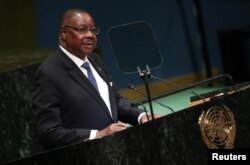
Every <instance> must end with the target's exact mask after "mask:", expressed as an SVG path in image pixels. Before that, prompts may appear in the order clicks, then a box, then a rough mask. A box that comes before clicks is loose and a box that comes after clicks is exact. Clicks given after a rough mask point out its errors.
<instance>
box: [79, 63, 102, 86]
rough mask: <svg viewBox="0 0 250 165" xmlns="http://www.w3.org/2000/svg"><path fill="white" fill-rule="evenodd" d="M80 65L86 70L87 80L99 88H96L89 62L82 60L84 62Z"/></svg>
mask: <svg viewBox="0 0 250 165" xmlns="http://www.w3.org/2000/svg"><path fill="white" fill-rule="evenodd" d="M82 67H83V68H84V69H86V70H87V73H88V79H89V81H90V82H91V83H92V85H93V86H94V87H95V88H96V90H97V91H99V90H98V86H97V83H96V79H95V77H94V75H93V72H92V70H91V68H90V66H89V63H88V62H84V63H83V64H82Z"/></svg>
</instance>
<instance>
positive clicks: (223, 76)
mask: <svg viewBox="0 0 250 165" xmlns="http://www.w3.org/2000/svg"><path fill="white" fill-rule="evenodd" d="M151 77H152V78H154V79H156V80H159V81H161V82H163V83H165V84H167V85H172V86H174V87H176V88H177V90H174V91H171V92H169V93H167V94H165V96H168V95H171V94H174V93H177V92H180V91H187V92H189V93H191V94H193V95H195V96H197V97H199V98H201V99H202V100H203V102H206V101H209V100H210V98H207V99H204V98H203V97H202V96H201V95H199V94H197V93H195V92H194V91H191V90H188V89H190V88H193V87H197V86H200V85H203V84H207V83H209V82H212V81H215V80H219V79H222V78H224V79H225V78H228V79H229V80H230V81H231V82H233V79H232V77H231V76H230V75H228V74H222V75H219V76H215V77H211V78H208V79H206V80H202V81H199V82H197V83H194V84H191V85H188V86H185V87H180V86H177V85H175V84H172V83H170V82H167V81H165V80H163V79H160V78H158V77H155V76H153V75H152V74H151ZM233 88H234V90H235V91H236V89H235V86H233ZM221 95H224V93H220V94H218V95H215V96H213V97H216V96H221ZM213 97H212V98H213Z"/></svg>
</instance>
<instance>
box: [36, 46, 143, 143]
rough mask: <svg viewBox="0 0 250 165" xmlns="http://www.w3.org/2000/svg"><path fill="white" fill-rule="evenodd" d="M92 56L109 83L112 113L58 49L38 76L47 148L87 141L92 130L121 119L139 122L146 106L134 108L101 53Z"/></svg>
mask: <svg viewBox="0 0 250 165" xmlns="http://www.w3.org/2000/svg"><path fill="white" fill-rule="evenodd" d="M88 59H89V61H90V62H91V64H92V65H93V66H94V67H95V69H96V71H97V72H98V73H99V74H100V76H101V77H102V78H103V80H105V81H106V83H107V85H108V88H109V94H110V102H111V111H112V117H111V115H110V113H109V110H108V108H107V106H106V104H105V103H104V101H103V100H102V98H101V96H100V95H99V93H98V92H97V91H96V90H95V88H94V87H93V86H92V84H91V83H90V82H89V80H88V79H87V77H85V75H84V74H83V73H82V72H81V70H80V69H79V68H78V66H77V65H76V64H75V63H74V62H73V61H72V60H71V59H70V58H68V56H66V55H65V54H64V53H63V52H62V51H61V49H58V50H57V51H56V52H55V53H53V54H52V55H50V56H49V58H48V59H46V60H45V61H44V62H43V64H42V65H41V66H40V67H39V69H38V71H37V73H36V75H35V77H34V88H33V107H34V112H35V121H36V128H35V129H36V131H37V135H38V138H39V141H40V143H41V144H43V145H44V146H45V147H46V148H54V147H59V146H62V145H66V144H71V143H75V142H79V141H83V140H84V139H86V138H88V137H89V136H90V131H91V130H93V129H96V130H101V129H103V128H105V127H107V126H108V125H110V124H112V123H114V122H118V120H119V121H123V122H126V123H130V124H132V125H136V124H138V116H139V114H140V113H141V112H142V110H138V109H135V108H132V107H131V105H130V103H128V101H127V100H126V99H125V98H123V97H122V96H120V95H119V94H118V93H117V91H116V89H115V88H114V86H112V85H111V84H112V80H111V77H110V76H109V74H108V73H107V70H106V69H105V67H104V65H103V63H102V61H101V58H100V57H99V56H98V55H96V54H90V55H88ZM100 91H101V89H100Z"/></svg>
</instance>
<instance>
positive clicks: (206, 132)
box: [199, 105, 236, 149]
mask: <svg viewBox="0 0 250 165" xmlns="http://www.w3.org/2000/svg"><path fill="white" fill-rule="evenodd" d="M199 125H200V130H201V134H202V137H203V140H204V142H205V143H206V145H207V147H208V148H209V149H230V148H233V147H234V139H235V132H236V126H235V120H234V116H233V113H232V112H231V111H230V109H229V108H228V107H226V106H225V105H222V106H215V107H212V108H210V109H209V110H207V111H206V112H205V111H203V112H202V114H201V115H200V117H199Z"/></svg>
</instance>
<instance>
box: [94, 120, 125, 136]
mask: <svg viewBox="0 0 250 165" xmlns="http://www.w3.org/2000/svg"><path fill="white" fill-rule="evenodd" d="M125 129H126V124H125V123H122V122H118V123H114V124H111V125H109V126H108V127H106V128H104V129H103V130H100V131H97V132H96V138H101V137H103V136H108V135H111V134H113V133H115V132H119V131H122V130H125Z"/></svg>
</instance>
